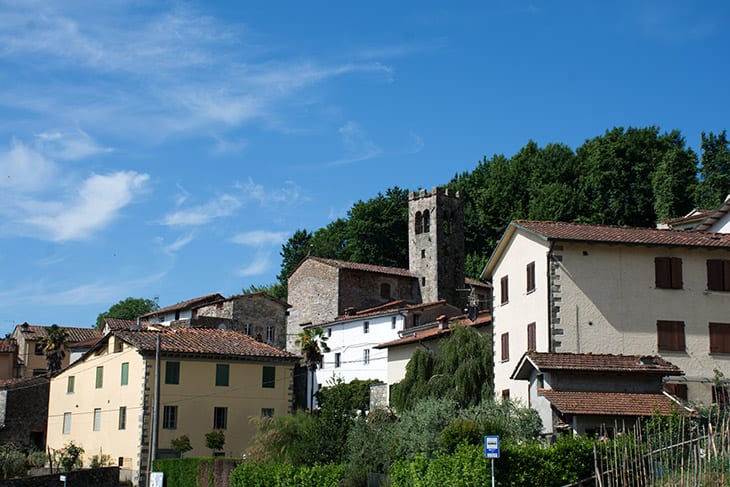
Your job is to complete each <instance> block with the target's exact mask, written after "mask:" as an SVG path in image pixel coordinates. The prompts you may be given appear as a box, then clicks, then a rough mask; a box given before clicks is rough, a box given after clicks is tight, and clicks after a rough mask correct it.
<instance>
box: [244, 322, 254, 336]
mask: <svg viewBox="0 0 730 487" xmlns="http://www.w3.org/2000/svg"><path fill="white" fill-rule="evenodd" d="M245 333H246V335H248V336H250V337H252V336H253V323H246V329H245Z"/></svg>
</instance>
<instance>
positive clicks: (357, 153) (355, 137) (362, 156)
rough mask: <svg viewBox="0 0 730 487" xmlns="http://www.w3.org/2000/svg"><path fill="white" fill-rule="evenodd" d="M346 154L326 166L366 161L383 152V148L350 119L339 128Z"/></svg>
mask: <svg viewBox="0 0 730 487" xmlns="http://www.w3.org/2000/svg"><path fill="white" fill-rule="evenodd" d="M338 132H339V134H340V138H341V140H342V146H343V147H344V149H345V153H346V156H345V157H343V158H341V159H337V160H335V161H332V162H329V163H327V164H326V166H344V165H348V164H352V163H355V162H360V161H366V160H368V159H372V158H374V157H377V156H379V155H380V154H382V152H383V151H382V149H381V148H380V147H378V146H377V145H376V144H375V142H373V141H372V140H370V138H369V137H368V135H367V134H366V133H365V131H364V130H363V129H362V128H360V126H359V125H358V124H357V123H355V122H353V121H349V122H347V123H346V124H345V125H343V126H342V127H340V128H339V130H338Z"/></svg>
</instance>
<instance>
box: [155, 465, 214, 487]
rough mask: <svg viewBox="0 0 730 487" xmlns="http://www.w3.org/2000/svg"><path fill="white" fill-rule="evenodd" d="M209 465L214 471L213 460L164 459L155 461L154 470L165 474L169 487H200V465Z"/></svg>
mask: <svg viewBox="0 0 730 487" xmlns="http://www.w3.org/2000/svg"><path fill="white" fill-rule="evenodd" d="M202 463H209V464H211V465H210V470H209V471H211V472H212V471H213V465H212V464H213V459H211V458H164V459H158V460H155V464H154V469H155V471H157V472H164V474H165V480H166V484H167V485H170V486H172V485H174V486H175V487H198V486H199V485H200V483H199V476H200V465H201V464H202Z"/></svg>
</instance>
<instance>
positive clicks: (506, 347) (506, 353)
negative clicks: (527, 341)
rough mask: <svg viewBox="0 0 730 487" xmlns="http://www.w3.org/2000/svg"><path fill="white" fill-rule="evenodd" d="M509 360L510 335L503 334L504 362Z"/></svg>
mask: <svg viewBox="0 0 730 487" xmlns="http://www.w3.org/2000/svg"><path fill="white" fill-rule="evenodd" d="M507 360H509V333H502V362H505V361H507Z"/></svg>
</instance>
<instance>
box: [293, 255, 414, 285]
mask: <svg viewBox="0 0 730 487" xmlns="http://www.w3.org/2000/svg"><path fill="white" fill-rule="evenodd" d="M307 260H314V261H316V262H320V263H322V264H325V265H328V266H331V267H336V268H338V269H349V270H353V271H364V272H376V273H378V274H390V275H395V276H401V277H409V278H413V279H416V278H417V276H415V275H414V274H412V273H411V271H409V270H408V269H403V268H400V267H386V266H380V265H372V264H360V263H358V262H347V261H344V260H335V259H325V258H322V257H312V256H310V257H307Z"/></svg>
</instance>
